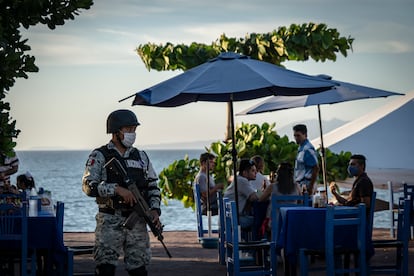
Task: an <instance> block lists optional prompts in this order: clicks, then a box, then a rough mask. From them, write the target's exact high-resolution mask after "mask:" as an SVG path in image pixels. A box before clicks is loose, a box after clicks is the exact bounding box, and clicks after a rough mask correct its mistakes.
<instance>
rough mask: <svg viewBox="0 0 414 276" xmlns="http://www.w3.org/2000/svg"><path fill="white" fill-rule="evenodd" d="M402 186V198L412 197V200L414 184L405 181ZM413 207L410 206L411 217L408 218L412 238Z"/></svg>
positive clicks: (413, 223)
mask: <svg viewBox="0 0 414 276" xmlns="http://www.w3.org/2000/svg"><path fill="white" fill-rule="evenodd" d="M403 187H404V198H407V199H412V200H414V185H408V184H407V183H403ZM413 209H414V208H411V210H412V211H411V219H410V226H411V227H410V229H411V230H410V231H411V234H410V238H411V239H413V238H414V212H413Z"/></svg>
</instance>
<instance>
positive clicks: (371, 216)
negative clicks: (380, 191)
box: [367, 192, 377, 240]
mask: <svg viewBox="0 0 414 276" xmlns="http://www.w3.org/2000/svg"><path fill="white" fill-rule="evenodd" d="M376 201H377V192H373V193H372V196H371V202H370V207H369V208H370V209H369V216H368V221H367V231H368V239H370V240H371V239H372V230H373V228H374V212H375V202H376Z"/></svg>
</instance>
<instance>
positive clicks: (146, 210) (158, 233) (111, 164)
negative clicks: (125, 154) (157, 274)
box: [104, 157, 171, 258]
mask: <svg viewBox="0 0 414 276" xmlns="http://www.w3.org/2000/svg"><path fill="white" fill-rule="evenodd" d="M104 168H107V169H109V170H110V171H113V172H115V173H116V174H118V175H121V176H122V178H123V180H124V183H125V184H126V185H127V187H128V190H130V191H131V192H132V193H133V194H134V196H135V198H136V200H137V203H136V204H135V205H134V206H133V207H132V208H133V210H134V212H132V213H131V214H130V215H129V216H128V218H127V219H126V220H125V222H124V223H122V226H123V227H126V228H128V229H129V230H131V229H132V228H133V227H134V225H135V224H136V223H137V221H138V220H139V218H140V217H142V218H144V220H145V222H146V223H147V225H148V226H149V227H150V229H151V232H152V233H153V234H154V236H155V237H157V239H158V240H159V241H160V242H161V244H162V246H163V247H164V250H165V252H166V253H167V255H168V257H170V258H171V254H170V252H169V251H168V249H167V247H166V246H165V244H164V237H163V235H162V228H163V226H161V227H157V226H156V225H155V224H154V223H153V216H152V214H151V209H150V207H149V206H148V204H147V202H146V201H145V199H144V198H143V196H142V195H141V192H140V191H139V190H138V187H137V185H136V184H135V182H133V181H132V180H131V179H130V178H129V177H128V174H127V172H126V170H125V168H124V167H123V166H122V164H121V162H120V161H119V160H118V159H116V158H115V157H112V158H111V159H110V160H109V161H108V162H107V163H106V164H105V165H104Z"/></svg>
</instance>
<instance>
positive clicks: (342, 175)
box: [319, 149, 352, 183]
mask: <svg viewBox="0 0 414 276" xmlns="http://www.w3.org/2000/svg"><path fill="white" fill-rule="evenodd" d="M325 155H326V176H327V182H328V183H330V182H332V181H336V180H344V179H346V178H347V177H348V172H347V168H348V163H349V159H350V158H351V155H352V153H351V152H349V151H347V152H343V151H341V152H340V153H339V154H336V153H333V152H331V151H330V150H329V149H325ZM319 164H321V161H320V160H319ZM320 173H322V171H320ZM319 179H320V180H322V179H323V178H322V175H320V177H319Z"/></svg>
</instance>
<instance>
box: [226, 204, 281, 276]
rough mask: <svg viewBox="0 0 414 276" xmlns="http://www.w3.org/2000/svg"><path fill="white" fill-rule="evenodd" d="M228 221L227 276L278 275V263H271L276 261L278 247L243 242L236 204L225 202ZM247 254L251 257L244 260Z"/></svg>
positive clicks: (254, 242) (266, 242)
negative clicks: (244, 255) (240, 238)
mask: <svg viewBox="0 0 414 276" xmlns="http://www.w3.org/2000/svg"><path fill="white" fill-rule="evenodd" d="M224 208H225V221H226V234H225V236H226V257H227V259H226V264H227V275H251V276H253V275H276V269H277V267H276V266H277V263H275V262H272V261H269V260H268V259H267V256H269V252H270V260H273V259H275V254H276V246H275V243H274V242H268V241H251V242H241V241H240V240H239V237H240V226H239V222H238V216H237V208H236V202H234V201H225V203H224ZM246 252H248V253H250V254H252V255H251V257H247V259H246V258H244V257H243V254H245V253H246Z"/></svg>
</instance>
